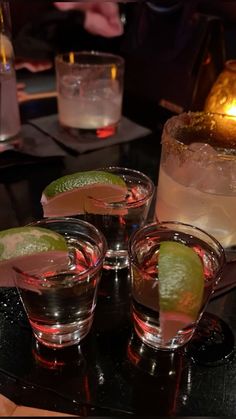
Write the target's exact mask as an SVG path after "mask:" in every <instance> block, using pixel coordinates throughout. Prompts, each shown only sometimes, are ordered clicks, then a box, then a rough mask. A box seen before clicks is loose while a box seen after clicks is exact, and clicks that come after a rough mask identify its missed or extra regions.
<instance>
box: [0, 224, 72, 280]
mask: <svg viewBox="0 0 236 419" xmlns="http://www.w3.org/2000/svg"><path fill="white" fill-rule="evenodd" d="M67 256H68V248H67V243H66V241H65V239H64V237H63V236H61V235H60V234H58V233H56V232H54V231H51V230H48V229H46V228H41V227H33V226H32V227H31V226H25V227H16V228H10V229H8V230H3V231H1V232H0V286H14V280H13V275H14V273H13V271H12V267H13V266H16V267H18V268H19V269H21V270H26V271H28V270H30V271H31V270H34V271H35V272H36V273H39V274H40V269H42V260H43V261H44V262H45V257H46V260H47V263H48V266H50V265H51V264H52V262H53V264H54V267H55V265H57V266H61V265H63V266H65V262H66V261H67ZM43 266H44V265H43Z"/></svg>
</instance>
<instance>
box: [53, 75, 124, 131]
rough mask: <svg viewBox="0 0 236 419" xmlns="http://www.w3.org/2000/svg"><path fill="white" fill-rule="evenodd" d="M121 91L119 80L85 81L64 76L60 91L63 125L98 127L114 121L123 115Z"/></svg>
mask: <svg viewBox="0 0 236 419" xmlns="http://www.w3.org/2000/svg"><path fill="white" fill-rule="evenodd" d="M121 107H122V92H121V91H120V90H119V86H118V83H117V81H116V80H109V79H108V80H107V81H105V80H101V81H99V80H98V81H91V82H90V86H88V85H86V81H85V82H84V81H83V80H82V81H81V79H80V78H76V77H74V76H71V77H70V76H65V77H64V78H62V79H61V81H60V86H59V91H58V112H59V120H60V123H61V125H63V126H65V127H72V128H79V129H82V130H97V129H100V128H104V127H109V126H111V125H115V124H117V123H118V122H119V120H120V118H121Z"/></svg>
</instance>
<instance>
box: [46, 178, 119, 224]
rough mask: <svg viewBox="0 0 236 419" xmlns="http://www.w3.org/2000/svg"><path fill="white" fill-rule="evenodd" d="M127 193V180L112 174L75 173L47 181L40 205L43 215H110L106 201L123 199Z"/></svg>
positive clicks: (111, 201) (112, 201)
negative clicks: (48, 182) (50, 181)
mask: <svg viewBox="0 0 236 419" xmlns="http://www.w3.org/2000/svg"><path fill="white" fill-rule="evenodd" d="M126 194H127V186H126V183H125V182H124V180H123V179H121V178H120V177H119V176H117V175H114V174H113V173H109V172H103V171H87V172H77V173H73V174H72V175H66V176H63V177H61V178H59V179H56V180H55V181H53V182H52V183H50V184H49V185H48V186H47V187H46V188H45V189H44V191H43V193H42V198H41V204H42V206H43V212H44V217H58V216H66V215H77V214H85V213H91V214H109V213H110V211H111V209H110V208H109V205H107V204H109V203H114V202H122V201H124V200H125V197H126ZM117 213H120V212H119V209H118V212H117Z"/></svg>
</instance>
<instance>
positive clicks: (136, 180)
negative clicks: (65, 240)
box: [85, 166, 154, 269]
mask: <svg viewBox="0 0 236 419" xmlns="http://www.w3.org/2000/svg"><path fill="white" fill-rule="evenodd" d="M97 170H102V171H105V172H109V173H113V174H115V175H117V176H119V177H121V178H122V179H123V180H124V182H125V183H126V185H127V188H128V193H127V196H126V198H125V200H124V201H122V202H114V203H112V202H111V203H102V202H101V201H100V200H99V202H98V214H86V215H85V219H86V221H88V222H90V223H91V224H94V225H95V226H96V227H97V228H98V229H99V230H100V231H102V233H103V234H104V236H105V237H106V241H107V247H108V250H107V252H106V257H105V262H104V268H106V269H122V268H126V267H127V266H128V251H127V249H128V240H129V237H130V235H131V234H132V233H133V231H135V230H136V229H137V228H139V227H141V226H142V225H143V224H144V223H145V222H146V221H147V217H148V212H149V208H150V204H151V201H152V197H153V194H154V184H153V182H152V181H151V179H150V178H149V177H148V176H146V175H145V174H144V173H141V172H139V171H137V170H132V169H128V168H122V167H112V166H110V167H105V168H103V169H97ZM93 206H96V202H95V201H94V204H93ZM102 207H103V208H104V212H105V213H106V214H105V215H104V214H99V211H100V212H101V209H102Z"/></svg>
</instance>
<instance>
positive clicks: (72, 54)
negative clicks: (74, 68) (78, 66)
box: [69, 52, 75, 64]
mask: <svg viewBox="0 0 236 419" xmlns="http://www.w3.org/2000/svg"><path fill="white" fill-rule="evenodd" d="M69 62H70V64H74V63H75V54H74V53H73V52H69Z"/></svg>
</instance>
